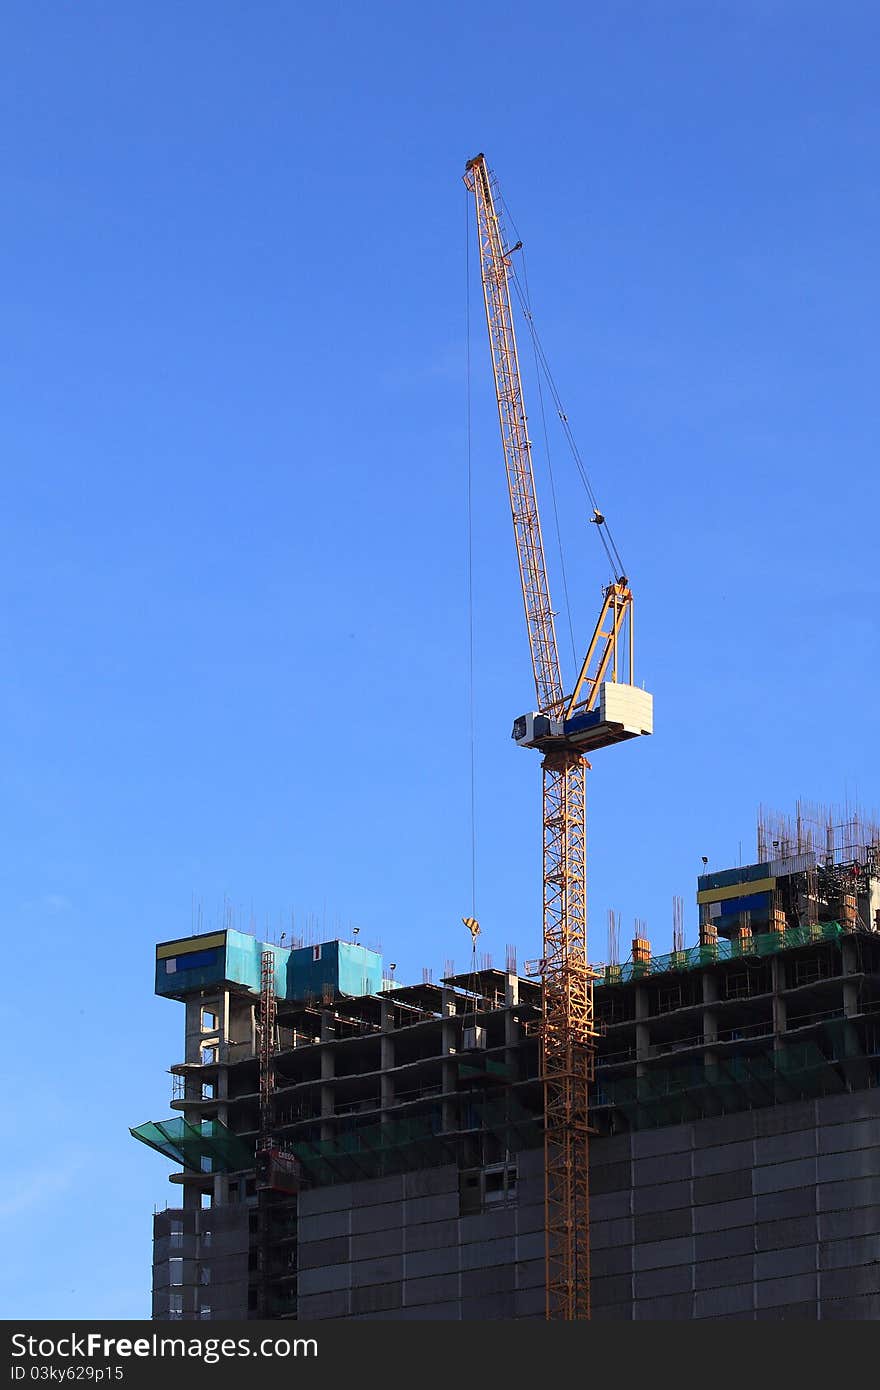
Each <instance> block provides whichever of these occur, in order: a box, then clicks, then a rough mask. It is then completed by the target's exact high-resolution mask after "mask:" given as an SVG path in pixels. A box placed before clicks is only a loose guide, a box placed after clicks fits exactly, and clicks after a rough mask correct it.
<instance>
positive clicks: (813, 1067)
mask: <svg viewBox="0 0 880 1390" xmlns="http://www.w3.org/2000/svg"><path fill="white" fill-rule="evenodd" d="M823 1031H825V1032H826V1035H827V1045H828V1046H829V1051H830V1052H831V1053H832V1055H830V1056H829V1055H828V1054H827V1053H826V1052H823V1051H822V1049H821V1048H820V1047H818V1046H817V1044H816V1043H802V1044H798V1045H793V1044H789V1045H788V1046H786V1047H785V1048H783V1049H781V1050H780V1051H775V1052H774V1051H769V1050H768V1051H762V1052H757V1053H749V1054H745V1055H742V1056H739V1057H731V1058H727V1059H724V1060H722V1059H717V1060H716V1061H715V1062H714V1063H711V1064H710V1063H707V1064H706V1065H705V1066H704V1065H703V1063H702V1061H697V1060H694V1061H693V1062H688V1063H684V1064H680V1065H677V1066H671V1067H669V1066H667V1067H659V1068H652V1069H651V1070H649V1071H647V1072H646V1073H645V1075H643V1076H631V1077H621V1078H615V1079H610V1078H608V1079H606V1078H602V1079H601V1080H600V1081H599V1083H598V1085H597V1087H596V1090H595V1093H594V1095H593V1097H592V1104H593V1105H595V1106H597V1107H599V1106H613V1107H615V1108H616V1109H618V1110H620V1112H621V1113H622V1114H623V1115H625V1116H626V1119H627V1121H628V1123H629V1125H630V1127H631V1128H632V1129H645V1128H653V1127H656V1126H659V1125H668V1124H680V1123H684V1122H685V1121H687V1120H691V1119H700V1118H703V1117H705V1116H708V1115H717V1114H726V1113H728V1112H730V1111H736V1110H750V1109H756V1108H759V1107H761V1106H765V1105H778V1104H780V1103H782V1102H783V1101H788V1100H806V1099H810V1098H812V1097H815V1096H820V1095H828V1094H833V1093H835V1092H837V1091H842V1090H845V1089H846V1081H845V1079H844V1077H843V1075H842V1074H841V1072H840V1070H839V1069H838V1067H837V1066H836V1065H835V1063H838V1062H840V1061H847V1060H850V1059H851V1058H853V1057H856V1056H860V1055H862V1054H861V1049H860V1048H859V1046H858V1043H857V1042H855V1041H854V1040H852V1041H851V1040H849V1039H848V1038H847V1036H846V1030H845V1021H843V1020H842V1021H841V1023H840V1026H839V1027H838V1026H835V1025H834V1024H831V1025H827V1026H826V1028H825V1029H824V1030H823Z"/></svg>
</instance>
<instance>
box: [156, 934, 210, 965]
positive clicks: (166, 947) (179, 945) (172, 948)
mask: <svg viewBox="0 0 880 1390" xmlns="http://www.w3.org/2000/svg"><path fill="white" fill-rule="evenodd" d="M225 944H226V933H225V931H215V932H213V933H212V935H211V936H185V937H183V939H182V940H181V941H165V942H163V944H162V945H161V946H157V947H156V959H157V960H167V959H168V958H169V957H170V956H188V955H191V954H192V953H193V951H210V949H211V947H212V946H224V945H225Z"/></svg>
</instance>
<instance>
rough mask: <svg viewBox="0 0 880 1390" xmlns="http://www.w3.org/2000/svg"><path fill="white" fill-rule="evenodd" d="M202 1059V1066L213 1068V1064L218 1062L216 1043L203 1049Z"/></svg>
mask: <svg viewBox="0 0 880 1390" xmlns="http://www.w3.org/2000/svg"><path fill="white" fill-rule="evenodd" d="M201 1057H202V1066H203V1067H209V1066H211V1064H212V1063H213V1062H216V1061H217V1044H216V1043H210V1044H209V1045H208V1046H207V1047H203V1048H202V1053H201Z"/></svg>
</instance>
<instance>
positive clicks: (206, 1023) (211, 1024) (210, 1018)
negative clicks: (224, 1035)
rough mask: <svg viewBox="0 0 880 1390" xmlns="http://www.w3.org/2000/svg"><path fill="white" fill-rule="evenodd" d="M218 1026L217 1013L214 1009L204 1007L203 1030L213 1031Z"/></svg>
mask: <svg viewBox="0 0 880 1390" xmlns="http://www.w3.org/2000/svg"><path fill="white" fill-rule="evenodd" d="M216 1027H217V1015H216V1014H215V1012H214V1010H213V1009H202V1032H203V1033H213V1032H214V1031H215V1029H216Z"/></svg>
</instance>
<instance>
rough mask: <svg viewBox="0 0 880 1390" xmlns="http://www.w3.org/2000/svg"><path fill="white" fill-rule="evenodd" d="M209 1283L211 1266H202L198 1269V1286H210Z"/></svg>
mask: <svg viewBox="0 0 880 1390" xmlns="http://www.w3.org/2000/svg"><path fill="white" fill-rule="evenodd" d="M210 1282H211V1266H210V1265H202V1266H201V1268H200V1269H199V1283H200V1284H210Z"/></svg>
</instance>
